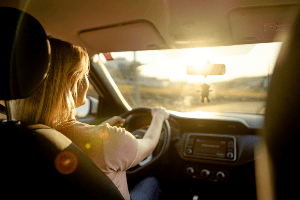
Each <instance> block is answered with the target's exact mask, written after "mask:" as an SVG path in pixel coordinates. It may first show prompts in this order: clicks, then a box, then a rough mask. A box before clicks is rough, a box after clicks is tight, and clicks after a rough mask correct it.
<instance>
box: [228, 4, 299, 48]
mask: <svg viewBox="0 0 300 200" xmlns="http://www.w3.org/2000/svg"><path fill="white" fill-rule="evenodd" d="M297 11H298V4H293V5H276V6H259V7H244V8H236V9H234V10H232V11H230V12H229V23H230V26H231V30H232V37H233V40H234V41H235V42H237V43H265V42H283V39H284V38H285V36H286V33H287V32H288V31H289V29H290V27H291V25H292V23H293V19H294V18H295V16H296V14H297Z"/></svg>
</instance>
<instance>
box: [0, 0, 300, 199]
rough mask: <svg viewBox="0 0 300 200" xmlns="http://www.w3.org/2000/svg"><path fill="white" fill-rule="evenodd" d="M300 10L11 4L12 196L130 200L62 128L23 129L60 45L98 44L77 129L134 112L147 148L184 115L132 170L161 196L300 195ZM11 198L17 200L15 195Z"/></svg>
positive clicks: (4, 19)
mask: <svg viewBox="0 0 300 200" xmlns="http://www.w3.org/2000/svg"><path fill="white" fill-rule="evenodd" d="M299 3H300V1H299V0H227V1H224V0H212V1H205V0H187V1H179V0H144V1H140V0H109V1H97V0H89V1H82V0H73V1H68V0H61V1H53V0H43V1H39V0H11V1H1V2H0V16H1V17H0V20H1V30H2V31H1V33H0V36H1V40H2V43H1V44H2V48H3V51H2V52H3V53H2V54H1V60H2V64H1V65H2V66H1V71H2V72H1V74H2V77H1V79H0V83H1V86H2V89H1V92H0V132H1V134H2V145H1V150H2V152H3V154H2V155H3V157H2V167H1V168H2V169H3V170H2V171H3V172H4V174H3V176H2V177H3V178H2V180H3V185H4V186H2V188H3V189H2V190H1V191H2V192H3V196H4V195H6V196H9V197H10V198H11V199H16V198H24V197H26V198H31V199H41V198H47V199H48V198H49V199H63V198H64V199H65V198H76V199H79V198H85V199H124V198H123V196H122V195H121V193H120V192H119V190H118V189H117V187H116V186H115V185H114V184H113V182H112V181H111V180H110V179H109V178H108V177H107V176H106V175H105V174H104V173H103V172H102V171H101V170H100V169H99V168H98V167H97V166H96V165H95V164H94V163H93V162H92V161H91V159H89V157H88V156H87V155H85V153H84V152H83V151H82V150H81V149H79V148H78V147H77V146H76V144H74V143H73V142H72V141H71V140H70V139H68V138H67V137H65V136H64V135H63V134H61V133H60V132H58V131H56V130H54V129H52V128H50V127H48V126H46V125H43V124H27V123H24V122H22V121H18V120H17V119H14V116H13V106H12V102H13V100H15V99H25V98H27V97H29V96H30V95H32V94H33V93H34V92H35V91H36V90H37V89H38V88H39V87H41V85H43V81H44V80H45V79H46V78H47V73H48V71H49V67H50V63H51V46H50V43H49V42H48V41H47V36H52V37H55V38H59V39H62V40H65V41H68V42H71V43H73V44H76V45H79V46H82V47H84V48H85V49H86V50H87V52H88V54H89V57H90V72H89V75H90V76H89V81H90V87H89V91H88V95H87V96H88V97H87V98H88V101H87V103H86V104H85V105H83V106H81V107H79V108H77V109H76V112H77V114H76V115H77V120H78V121H80V122H84V123H88V124H91V125H98V124H100V123H101V122H102V121H104V120H106V119H108V118H110V117H113V116H120V117H122V118H124V119H125V124H124V128H126V130H127V131H129V132H130V133H132V134H133V135H134V136H135V137H136V138H142V137H143V135H144V134H145V132H146V130H147V128H148V127H149V124H150V122H151V119H152V117H151V112H150V111H151V108H152V107H154V106H163V107H165V108H166V109H167V110H168V111H169V112H170V117H169V119H168V120H165V122H164V124H163V128H162V132H161V137H160V139H159V142H158V145H157V147H156V149H155V150H154V151H153V152H152V154H151V155H150V156H149V157H147V158H146V159H145V160H143V161H142V162H141V163H140V164H139V165H137V166H135V167H133V168H131V169H129V170H127V182H128V187H129V191H130V190H132V189H133V188H134V187H135V186H136V185H137V184H138V183H139V182H140V181H141V180H143V179H145V178H147V177H155V178H156V179H157V180H158V183H159V187H160V190H161V193H160V196H159V197H160V199H191V200H192V199H193V200H197V199H220V198H224V199H261V200H265V199H270V200H271V199H272V200H273V199H292V198H295V197H296V195H297V189H298V187H297V186H298V185H299V184H298V183H297V180H298V176H299V175H298V172H297V171H298V165H297V163H296V162H297V159H296V155H297V152H299V150H297V149H298V148H297V145H298V142H297V141H298V139H299V131H300V130H299V127H298V124H300V123H299V121H300V104H299V100H298V98H299V97H300V84H299V76H298V75H300V68H299V66H300V57H299V55H298V52H299V48H300V41H299V39H298V35H299V34H300V15H299V14H298V9H299ZM4 197H5V196H4Z"/></svg>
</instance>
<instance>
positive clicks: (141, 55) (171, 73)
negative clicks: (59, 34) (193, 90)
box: [100, 43, 281, 83]
mask: <svg viewBox="0 0 300 200" xmlns="http://www.w3.org/2000/svg"><path fill="white" fill-rule="evenodd" d="M280 47H281V43H265V44H251V45H237V46H228V47H209V48H193V49H182V50H163V51H157V50H152V51H138V52H136V59H137V61H139V62H140V63H143V64H144V65H143V66H141V67H140V69H141V73H142V74H143V75H146V76H150V77H157V78H161V79H170V80H171V81H193V82H194V81H200V82H203V81H206V82H208V83H210V82H215V81H223V80H228V79H233V78H237V77H245V76H261V75H267V74H268V71H273V67H274V64H275V62H276V58H277V56H278V53H279V50H280ZM111 55H112V57H113V58H117V57H124V58H126V60H127V61H129V62H132V61H133V59H134V56H133V52H116V53H111ZM100 59H101V60H102V61H103V60H105V58H104V57H103V55H102V54H101V55H100ZM207 60H209V61H210V62H211V63H213V64H225V65H226V73H225V75H217V76H207V78H206V80H205V79H204V76H200V75H187V74H186V66H187V65H195V66H201V65H204V64H205V62H206V61H207ZM104 64H105V62H104Z"/></svg>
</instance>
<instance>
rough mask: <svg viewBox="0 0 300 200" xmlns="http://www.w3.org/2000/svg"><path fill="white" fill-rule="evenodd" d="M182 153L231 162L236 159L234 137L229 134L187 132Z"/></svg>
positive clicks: (187, 155) (194, 156) (188, 155)
mask: <svg viewBox="0 0 300 200" xmlns="http://www.w3.org/2000/svg"><path fill="white" fill-rule="evenodd" d="M183 155H184V156H185V157H191V158H201V159H211V160H220V161H228V162H233V161H235V160H236V138H235V137H234V136H230V135H214V134H204V133H188V135H187V140H186V144H185V147H184V152H183Z"/></svg>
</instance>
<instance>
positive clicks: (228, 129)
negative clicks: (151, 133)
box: [126, 112, 264, 182]
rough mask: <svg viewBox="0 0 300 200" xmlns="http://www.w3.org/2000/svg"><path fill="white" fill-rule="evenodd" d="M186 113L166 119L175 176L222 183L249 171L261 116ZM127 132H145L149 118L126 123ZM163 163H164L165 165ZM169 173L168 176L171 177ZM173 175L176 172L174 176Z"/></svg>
mask: <svg viewBox="0 0 300 200" xmlns="http://www.w3.org/2000/svg"><path fill="white" fill-rule="evenodd" d="M196 114H197V115H194V116H192V115H190V114H187V113H176V112H173V113H171V115H170V118H169V123H170V126H171V141H172V142H171V146H170V149H169V150H168V153H167V155H168V158H166V159H165V160H168V162H169V163H168V164H167V165H168V168H170V163H176V166H174V165H172V164H171V165H172V167H171V168H172V170H173V171H174V173H176V176H177V177H178V176H181V177H184V178H191V179H195V180H205V181H210V182H223V181H224V180H230V178H231V177H235V176H239V170H243V169H242V168H243V167H245V166H249V165H248V164H249V163H250V165H251V166H250V168H251V170H252V167H253V161H254V159H255V156H254V149H255V148H256V147H257V146H258V145H259V144H260V142H261V136H259V131H261V130H262V127H263V122H264V116H263V115H254V114H239V113H202V112H199V113H196ZM130 122H134V123H130V127H127V128H126V129H127V130H129V131H132V130H136V129H145V128H147V125H149V124H150V122H151V116H149V115H144V116H141V115H138V116H133V117H132V118H131V119H130ZM165 162H167V161H165ZM172 170H170V173H172V172H171V171H172ZM175 171H176V172H175Z"/></svg>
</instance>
